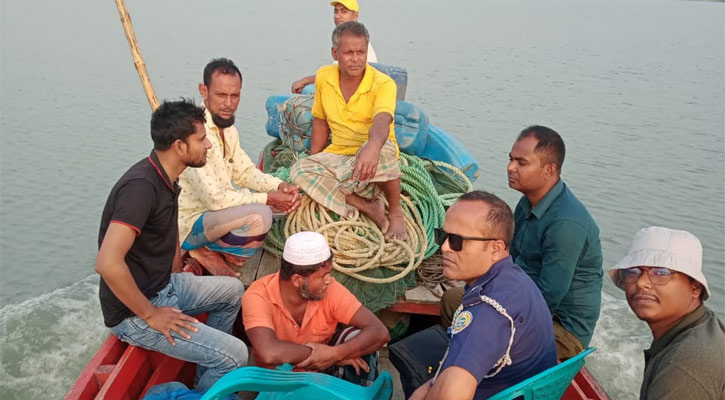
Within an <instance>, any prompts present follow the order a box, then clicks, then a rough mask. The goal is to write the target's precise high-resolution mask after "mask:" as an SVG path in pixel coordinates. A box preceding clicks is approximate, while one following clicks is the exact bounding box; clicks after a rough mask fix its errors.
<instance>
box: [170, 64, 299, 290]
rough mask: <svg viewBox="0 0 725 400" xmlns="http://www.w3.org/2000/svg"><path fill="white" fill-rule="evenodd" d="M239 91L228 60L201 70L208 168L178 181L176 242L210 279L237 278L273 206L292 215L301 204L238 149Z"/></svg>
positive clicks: (291, 190) (234, 69) (192, 170)
mask: <svg viewBox="0 0 725 400" xmlns="http://www.w3.org/2000/svg"><path fill="white" fill-rule="evenodd" d="M241 92H242V73H241V72H240V71H239V68H237V66H236V65H234V63H233V62H232V61H231V60H228V59H226V58H217V59H214V60H211V62H209V64H207V66H206V67H205V68H204V82H203V83H200V84H199V93H200V94H201V96H202V97H203V98H204V108H205V110H206V111H205V113H206V123H205V124H204V128H205V130H206V137H207V138H208V139H209V142H211V149H209V152H208V158H207V162H206V165H203V166H199V168H189V169H187V170H186V171H184V173H182V174H181V176H180V177H179V185H180V186H181V187H182V189H183V190H182V192H181V195H180V196H179V238H180V239H181V241H182V242H181V248H182V249H183V250H186V251H189V254H190V255H191V257H193V258H194V259H196V260H197V261H199V262H200V263H201V264H202V265H203V266H204V267H205V268H206V269H207V270H208V271H209V272H211V273H212V275H228V276H238V275H239V274H238V273H237V272H236V271H234V270H233V269H232V268H231V267H230V265H228V264H231V265H233V266H241V265H243V264H244V262H245V261H246V260H247V259H248V258H250V257H252V256H253V255H254V254H255V253H256V252H257V251H258V250H259V248H260V247H261V246H262V243H264V238H265V237H266V236H267V233H268V232H269V230H270V228H271V227H272V208H274V209H276V210H279V211H283V212H285V213H290V212H292V211H294V210H295V209H296V208H297V207H299V205H300V195H299V193H298V191H297V187H296V186H293V185H290V184H288V183H286V182H283V181H282V180H280V179H278V178H276V177H274V176H272V175H269V174H265V173H263V172H262V171H260V170H259V169H257V168H256V167H255V165H254V163H253V162H252V160H251V159H250V158H249V156H248V155H247V153H245V152H244V150H242V148H241V147H240V145H239V133H238V132H237V130H236V128H235V127H234V113H235V112H236V111H237V106H239V100H240V97H241Z"/></svg>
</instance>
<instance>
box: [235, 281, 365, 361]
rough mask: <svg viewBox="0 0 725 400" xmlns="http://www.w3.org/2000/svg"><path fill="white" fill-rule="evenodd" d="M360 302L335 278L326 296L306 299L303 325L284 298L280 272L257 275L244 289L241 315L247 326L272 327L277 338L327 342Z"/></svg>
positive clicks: (299, 342)
mask: <svg viewBox="0 0 725 400" xmlns="http://www.w3.org/2000/svg"><path fill="white" fill-rule="evenodd" d="M361 306H362V304H361V303H360V301H358V299H357V298H356V297H355V295H353V294H352V293H350V291H349V290H347V288H345V287H344V286H342V284H340V282H338V281H336V280H335V279H334V278H332V283H331V284H330V285H329V286H328V287H327V293H326V295H325V298H324V299H322V300H315V301H308V302H307V309H306V310H305V316H304V317H303V318H302V326H299V325H297V322H295V320H294V318H292V315H291V314H290V312H289V311H288V310H287V308H285V306H284V303H283V302H282V296H281V294H280V287H279V272H277V273H275V274H272V275H268V276H265V277H262V278H260V279H257V280H256V281H254V282H253V283H252V285H251V286H249V289H247V290H246V291H245V292H244V295H243V296H242V318H243V319H244V329H245V330H249V329H252V328H257V327H260V326H261V327H265V328H270V329H272V330H273V331H274V334H275V335H276V336H277V339H278V340H285V341H288V342H293V343H297V344H304V343H307V342H315V343H327V342H329V341H330V338H332V335H333V334H334V333H335V329H336V328H337V324H338V323H342V324H346V325H347V324H349V323H350V320H352V317H353V316H354V315H355V313H356V312H357V310H359V309H360V307H361ZM253 350H254V349H253ZM260 366H262V367H268V368H269V367H274V366H268V365H260Z"/></svg>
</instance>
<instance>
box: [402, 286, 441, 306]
mask: <svg viewBox="0 0 725 400" xmlns="http://www.w3.org/2000/svg"><path fill="white" fill-rule="evenodd" d="M405 301H406V302H408V303H421V304H438V303H439V302H440V298H439V297H437V296H436V295H434V294H433V293H431V291H430V289H428V288H427V287H425V286H416V287H414V288H412V289H408V290H406V291H405Z"/></svg>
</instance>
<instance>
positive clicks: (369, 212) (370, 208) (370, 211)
mask: <svg viewBox="0 0 725 400" xmlns="http://www.w3.org/2000/svg"><path fill="white" fill-rule="evenodd" d="M358 210H360V212H361V213H363V214H365V216H366V217H368V218H370V219H371V220H373V222H374V223H375V225H377V226H378V228H380V231H381V232H383V233H385V232H387V231H388V227H389V225H390V222H389V221H388V217H387V216H386V215H385V204H384V203H383V200H381V199H377V200H366V201H364V202H362V203H361V204H359V205H358Z"/></svg>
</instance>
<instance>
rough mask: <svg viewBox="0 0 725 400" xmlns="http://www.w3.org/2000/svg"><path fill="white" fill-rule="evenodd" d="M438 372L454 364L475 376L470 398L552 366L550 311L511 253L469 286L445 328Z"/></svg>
mask: <svg viewBox="0 0 725 400" xmlns="http://www.w3.org/2000/svg"><path fill="white" fill-rule="evenodd" d="M448 332H449V336H450V338H451V341H450V345H449V348H448V352H447V354H446V357H445V358H444V361H443V364H442V366H441V369H440V371H443V370H445V369H446V368H448V367H452V366H457V367H460V368H463V369H465V370H466V371H468V372H469V373H470V374H471V375H473V376H474V377H475V378H476V380H477V381H478V387H477V388H476V394H475V396H474V399H485V398H488V397H490V396H492V395H494V394H496V393H498V392H500V391H501V390H503V389H506V388H508V387H510V386H512V385H514V384H516V383H519V382H521V381H523V380H524V379H526V378H529V377H531V376H534V375H536V374H538V373H539V372H541V371H544V370H545V369H547V368H549V367H552V366H554V365H556V363H557V358H556V343H555V341H554V331H553V328H552V325H551V314H550V313H549V309H548V307H547V306H546V302H545V301H544V298H543V296H542V295H541V292H539V289H538V288H537V287H536V285H535V284H534V282H533V281H532V280H531V278H529V277H528V276H527V275H526V273H525V272H524V271H523V270H522V269H521V268H520V267H519V266H518V265H516V264H514V262H513V260H512V259H511V257H506V258H504V259H502V260H499V261H498V262H496V263H495V264H494V265H493V266H491V269H489V270H488V272H486V274H485V275H483V276H481V277H480V278H479V279H478V280H477V281H476V282H475V283H474V284H473V285H472V286H470V287H469V286H466V290H465V292H464V294H463V300H462V302H461V306H460V307H459V308H458V310H457V311H456V313H455V315H454V317H453V323H452V324H451V327H450V328H449V330H448Z"/></svg>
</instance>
